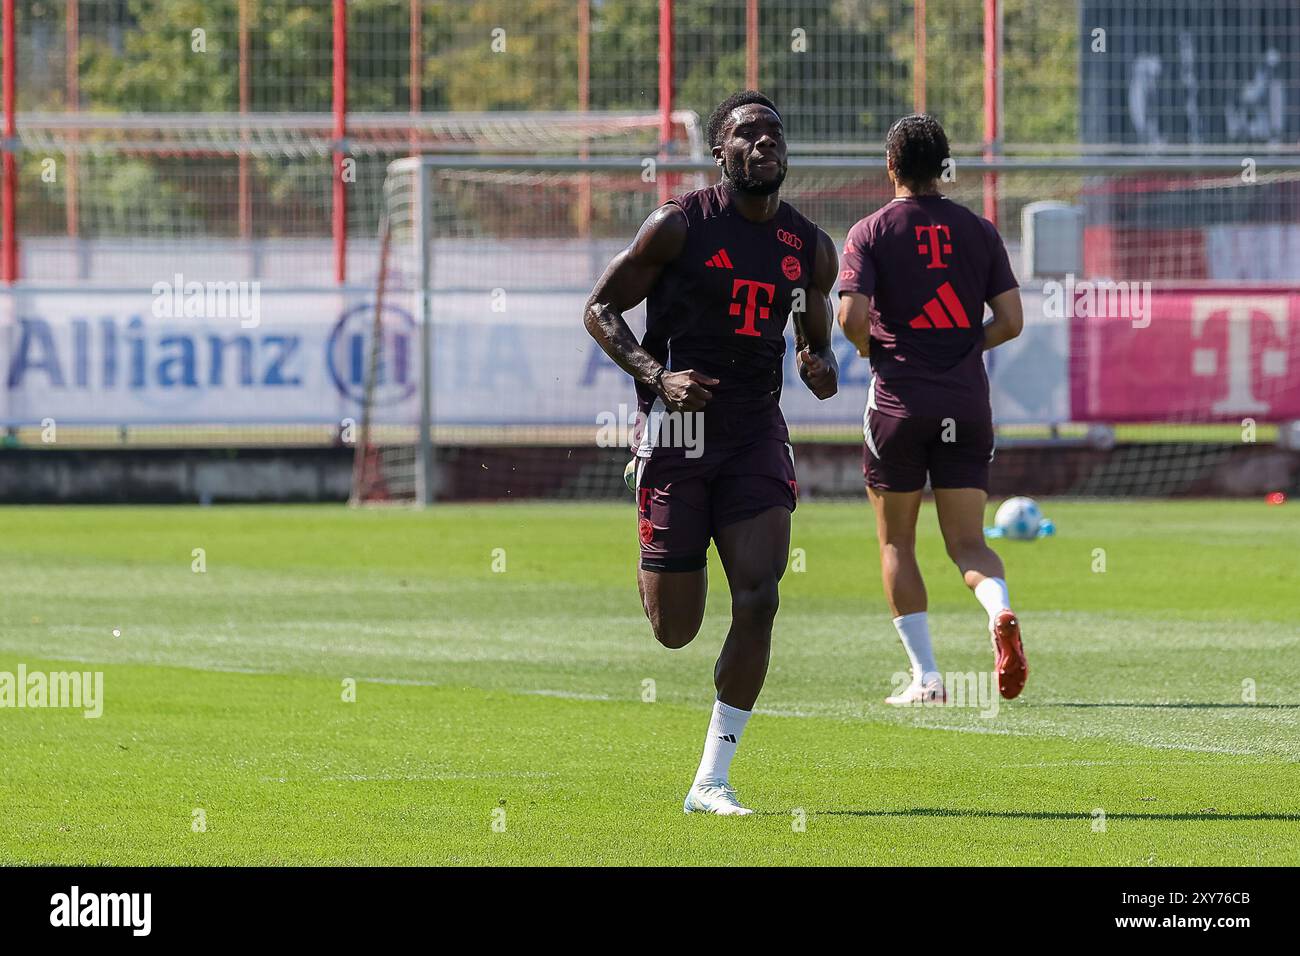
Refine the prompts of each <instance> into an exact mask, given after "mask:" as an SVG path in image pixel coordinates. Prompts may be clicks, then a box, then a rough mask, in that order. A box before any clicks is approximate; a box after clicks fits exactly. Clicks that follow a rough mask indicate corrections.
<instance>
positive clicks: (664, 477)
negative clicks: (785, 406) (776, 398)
mask: <svg viewBox="0 0 1300 956" xmlns="http://www.w3.org/2000/svg"><path fill="white" fill-rule="evenodd" d="M798 498H799V486H798V484H797V483H796V482H795V477H794V451H793V450H792V449H791V448H790V446H789V445H788V444H787V443H786V442H783V441H779V440H777V439H763V440H761V441H756V442H753V443H751V444H748V445H742V446H739V447H734V448H729V449H724V450H719V451H717V452H713V453H706V454H704V455H701V456H700V457H698V458H686V457H685V456H684V455H654V456H652V457H650V458H641V459H638V460H637V489H636V501H637V527H638V533H639V535H640V539H641V567H643V568H645V569H646V570H647V571H698V570H699V569H700V568H703V567H704V566H705V565H706V564H707V563H708V551H709V541H710V539H711V538H713V537H714V536H715V535H716V534H717V532H718V531H719V530H720V529H722V528H725V527H727V525H730V524H735V523H736V522H737V521H744V520H746V519H747V518H752V517H754V516H755V515H758V514H762V513H763V512H764V511H767V510H768V509H769V508H774V507H783V508H789V509H790V510H791V511H794V509H795V505H796V503H797V501H798Z"/></svg>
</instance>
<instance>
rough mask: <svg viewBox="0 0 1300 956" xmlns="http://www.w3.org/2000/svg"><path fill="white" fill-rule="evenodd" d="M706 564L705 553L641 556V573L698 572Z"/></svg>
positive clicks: (707, 562) (707, 557) (706, 556)
mask: <svg viewBox="0 0 1300 956" xmlns="http://www.w3.org/2000/svg"><path fill="white" fill-rule="evenodd" d="M708 564H709V553H708V552H707V551H701V552H699V553H698V554H686V555H649V556H647V555H644V554H643V555H641V569H642V570H643V571H699V570H702V569H703V568H706V567H708Z"/></svg>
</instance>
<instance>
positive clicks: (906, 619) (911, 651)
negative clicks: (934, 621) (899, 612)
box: [894, 611, 939, 684]
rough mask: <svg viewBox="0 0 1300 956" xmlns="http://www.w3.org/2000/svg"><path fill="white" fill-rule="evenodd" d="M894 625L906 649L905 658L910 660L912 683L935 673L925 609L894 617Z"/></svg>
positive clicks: (937, 668) (928, 622) (916, 682)
mask: <svg viewBox="0 0 1300 956" xmlns="http://www.w3.org/2000/svg"><path fill="white" fill-rule="evenodd" d="M894 627H895V628H896V629H897V630H898V638H899V640H901V641H902V642H903V649H904V650H905V651H907V659H908V660H910V661H911V662H912V683H914V684H919V683H921V682H923V681H924V679H925V675H926V674H937V673H938V672H939V665H938V664H936V663H935V662H934V651H933V650H931V649H930V621H929V618H928V617H927V615H926V613H925V611H917V612H916V613H915V614H904V615H903V616H902V617H896V618H894Z"/></svg>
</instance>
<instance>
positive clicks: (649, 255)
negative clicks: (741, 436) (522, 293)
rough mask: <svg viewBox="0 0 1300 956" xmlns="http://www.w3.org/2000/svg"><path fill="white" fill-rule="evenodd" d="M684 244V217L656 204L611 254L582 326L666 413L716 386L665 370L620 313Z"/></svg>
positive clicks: (702, 398)
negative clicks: (657, 396)
mask: <svg viewBox="0 0 1300 956" xmlns="http://www.w3.org/2000/svg"><path fill="white" fill-rule="evenodd" d="M685 242H686V214H685V213H684V212H682V211H681V209H680V208H678V207H677V206H674V205H664V206H660V207H659V208H658V209H656V210H655V211H654V212H652V213H651V214H650V216H649V218H647V219H646V221H645V222H644V223H642V224H641V228H640V230H638V232H637V234H636V238H635V239H633V240H632V244H631V245H630V246H628V247H627V248H626V249H624V250H623V251H622V252H620V253H619V254H618V255H616V256H615V257H614V258H613V259H612V260H610V263H609V265H608V266H606V267H605V271H604V273H602V274H601V277H600V278H599V279H597V280H596V287H595V288H594V289H593V290H592V292H591V296H590V298H588V299H587V308H586V311H585V312H584V314H583V324H584V325H585V326H586V327H587V331H588V332H589V333H591V337H592V338H593V339H595V340H596V341H597V342H599V343H600V347H601V348H602V349H604V350H605V354H606V355H608V356H609V357H610V358H612V359H613V360H614V362H615V364H617V365H618V367H619V368H621V369H622V370H623V371H625V372H627V373H628V374H629V375H631V376H632V377H633V378H634V379H636V380H637V381H638V382H641V383H642V384H645V385H648V386H650V387H651V388H653V389H654V390H655V391H657V392H658V393H659V394H660V395H661V396H662V397H663V400H664V403H665V404H666V405H667V406H668V408H669V410H670V411H675V412H677V411H682V412H693V411H698V410H699V409H701V408H703V407H704V406H705V404H706V403H707V402H708V401H709V399H710V398H712V397H713V393H712V392H711V391H709V386H711V385H717V384H718V380H717V379H716V378H710V377H709V376H707V375H703V374H701V373H699V372H697V371H695V370H694V369H686V370H684V371H681V372H669V371H667V370H666V369H665V367H664V366H663V364H662V363H660V362H659V361H658V360H657V359H656V358H655V357H654V356H653V355H651V354H650V353H649V352H647V351H646V350H645V349H643V348H642V347H641V344H640V343H639V342H637V340H636V336H635V335H633V334H632V330H631V329H630V328H628V324H627V320H626V319H625V318H623V313H624V312H626V311H627V310H628V309H631V308H634V307H635V306H636V305H637V304H639V303H640V302H643V301H645V297H646V296H647V295H649V294H650V289H651V288H652V287H653V286H654V284H655V282H656V281H657V280H658V279H659V275H660V273H662V272H663V269H664V266H665V265H667V264H668V263H669V262H671V261H672V260H673V259H675V258H676V257H677V256H678V255H679V254H680V253H681V251H682V246H683V244H684V243H685Z"/></svg>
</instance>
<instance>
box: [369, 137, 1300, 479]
mask: <svg viewBox="0 0 1300 956" xmlns="http://www.w3.org/2000/svg"><path fill="white" fill-rule="evenodd" d="M880 166H881V164H880V162H879V160H878V159H877V158H874V157H873V158H871V159H866V160H864V159H851V158H843V157H836V158H829V157H822V158H803V157H799V158H796V159H794V160H792V162H791V169H790V173H789V178H788V179H787V180H786V184H785V186H784V187H783V191H782V195H783V197H784V198H785V199H787V200H788V201H790V202H791V203H793V204H794V205H795V206H797V207H798V208H799V209H800V210H801V211H802V212H804V213H805V214H806V215H808V216H809V217H810V218H812V219H813V220H814V221H816V222H817V223H818V224H819V225H821V226H822V228H823V229H825V230H826V231H827V232H828V233H829V235H830V236H831V237H832V239H833V240H834V241H835V242H836V243H837V244H838V245H840V246H842V244H843V240H844V236H845V234H846V233H847V231H848V229H849V227H850V226H851V225H852V224H853V223H854V222H856V221H857V220H858V219H860V218H862V217H863V216H866V215H868V214H870V213H871V212H873V211H874V210H876V209H877V208H879V207H880V206H881V205H883V204H885V203H886V202H888V201H889V199H890V198H891V196H892V193H891V192H890V191H889V190H888V188H887V183H886V180H885V177H884V175H883V170H882V169H881V168H880ZM1258 173H1259V175H1258V178H1257V179H1256V180H1255V181H1254V182H1252V183H1250V184H1249V186H1248V187H1247V185H1246V184H1245V183H1244V181H1243V180H1242V179H1241V177H1240V168H1239V167H1237V165H1236V161H1235V160H1233V159H1230V158H1225V159H1222V160H1213V159H1211V160H1199V161H1187V162H1181V161H1177V160H1174V161H1170V162H1167V163H1166V162H1153V161H1150V160H1141V159H1129V160H1124V159H1116V158H1113V157H1112V158H1108V159H1105V160H1101V159H1098V160H1066V159H1059V160H1046V159H1044V160H1037V161H1024V160H1017V161H1004V162H1002V163H1001V164H996V165H995V164H984V163H980V162H978V161H975V160H968V161H962V160H960V159H959V160H958V163H957V173H956V177H955V180H954V181H952V182H950V183H946V184H945V192H946V193H947V194H948V195H949V196H950V197H951V198H953V199H954V200H956V201H958V202H961V203H963V204H964V205H966V206H968V207H970V208H973V209H975V210H977V211H978V210H982V209H983V208H985V203H986V201H987V199H988V197H989V196H993V197H995V198H996V205H997V212H998V224H999V227H1000V231H1001V232H1002V234H1003V236H1004V238H1005V241H1006V243H1007V246H1008V250H1009V252H1010V254H1011V258H1012V263H1013V266H1014V268H1015V270H1016V273H1017V275H1018V276H1019V277H1020V279H1021V284H1022V297H1023V300H1024V304H1025V312H1026V329H1025V331H1024V333H1023V334H1022V335H1021V336H1020V337H1019V338H1018V339H1016V340H1015V341H1013V342H1011V343H1008V344H1006V345H1005V346H1003V347H1001V348H999V349H997V350H995V351H993V352H990V353H989V356H988V368H989V374H990V382H991V387H992V394H993V404H994V414H995V420H996V423H997V426H998V436H999V439H998V440H999V451H998V458H997V464H996V466H995V484H999V483H1000V486H999V488H995V490H994V493H995V494H998V493H1001V491H1004V490H1005V491H1007V493H1011V489H1018V490H1020V491H1023V492H1025V493H1035V494H1076V495H1168V494H1225V493H1227V494H1245V493H1250V494H1254V493H1255V492H1256V491H1257V490H1259V489H1260V488H1263V487H1264V486H1266V485H1267V484H1268V482H1269V477H1268V462H1267V456H1266V455H1262V454H1261V449H1267V448H1272V447H1274V446H1275V445H1276V444H1277V443H1286V442H1287V441H1289V440H1290V438H1289V436H1290V435H1291V433H1292V431H1291V429H1290V426H1289V425H1288V424H1287V423H1288V422H1289V421H1291V420H1292V419H1295V418H1297V417H1300V386H1298V383H1300V350H1298V349H1297V347H1296V345H1295V344H1293V343H1295V341H1296V338H1297V337H1296V336H1294V335H1292V334H1290V332H1289V328H1290V327H1289V325H1288V323H1289V322H1290V321H1291V319H1290V317H1291V316H1294V315H1300V301H1297V293H1296V292H1295V288H1296V283H1297V280H1300V274H1297V271H1296V270H1297V269H1298V268H1300V267H1297V265H1296V260H1295V259H1294V257H1287V256H1285V255H1278V256H1274V257H1273V259H1272V260H1270V261H1261V259H1260V256H1259V255H1258V254H1255V253H1252V252H1250V251H1249V250H1250V249H1252V248H1255V244H1256V243H1257V242H1259V241H1262V240H1264V239H1267V238H1268V237H1269V236H1272V237H1273V238H1274V239H1275V240H1277V239H1278V237H1279V236H1284V235H1286V234H1287V231H1288V230H1295V229H1296V228H1297V227H1298V225H1300V222H1298V220H1300V216H1298V215H1297V213H1296V209H1297V208H1298V207H1297V199H1298V198H1300V183H1298V182H1297V180H1298V179H1300V171H1298V170H1297V166H1296V164H1295V163H1294V162H1292V161H1285V162H1284V161H1277V162H1276V163H1274V164H1272V165H1270V164H1269V162H1268V161H1267V160H1261V162H1260V164H1259V170H1258ZM715 176H716V170H715V169H713V167H711V166H710V165H709V164H708V163H703V162H694V163H692V162H678V163H657V162H655V161H654V160H653V158H650V157H647V158H646V159H644V160H635V159H614V158H609V159H604V160H598V159H588V160H581V159H576V158H570V159H544V158H541V159H523V158H519V159H502V158H484V157H460V158H456V157H424V158H419V159H403V160H399V161H397V162H394V163H393V164H391V165H390V166H389V170H388V175H387V178H386V182H385V208H386V214H387V222H388V229H389V233H390V243H389V247H388V253H387V255H386V257H385V259H386V267H385V269H384V270H383V275H384V285H383V289H382V295H381V300H382V301H381V305H380V307H379V308H378V309H377V311H376V315H377V316H378V317H379V318H378V323H379V324H378V326H377V328H376V333H375V335H374V336H372V341H373V342H374V343H378V349H379V352H378V354H379V359H378V361H377V364H376V366H375V367H376V368H377V369H378V372H377V375H376V378H375V389H374V392H373V397H372V398H371V399H370V400H368V401H367V407H366V414H367V415H368V416H369V421H370V428H371V434H372V438H371V439H370V440H369V442H368V444H367V445H366V447H360V448H358V452H357V454H358V460H359V465H358V468H357V474H358V475H359V476H360V478H359V483H358V487H357V489H356V495H355V497H357V498H358V499H359V500H366V499H370V498H380V499H383V498H388V499H390V500H391V499H392V498H394V497H401V496H413V497H416V498H421V496H422V495H423V496H426V497H423V498H422V499H421V500H432V499H433V498H449V499H493V500H497V499H509V498H525V497H526V498H536V497H543V498H560V499H564V498H593V497H613V496H618V495H621V494H625V493H626V492H625V490H624V489H623V481H622V470H623V465H624V464H625V463H626V461H627V459H628V451H627V438H628V435H629V432H630V430H631V425H632V422H631V416H632V414H633V413H634V411H635V399H634V395H633V391H632V388H631V384H630V382H629V381H628V379H627V376H626V375H625V374H624V373H623V372H621V371H620V370H619V369H618V368H617V367H616V366H615V365H614V364H613V363H612V362H611V361H610V360H609V359H608V358H607V357H606V356H605V355H604V353H603V352H602V351H601V350H600V348H599V347H598V346H597V345H596V344H595V343H594V342H593V341H592V340H591V339H590V337H589V336H588V335H587V333H586V332H585V330H584V329H583V325H582V312H583V308H584V305H585V301H586V298H587V296H588V295H589V293H590V291H591V289H592V286H593V284H594V283H595V281H596V279H597V277H598V276H599V274H600V273H601V271H602V270H603V269H604V267H605V266H606V264H607V263H608V262H609V260H610V259H611V258H612V257H613V255H615V254H616V253H617V252H618V250H619V249H621V248H622V247H623V246H625V245H626V244H627V242H628V241H629V240H630V238H631V237H632V236H633V235H634V234H635V232H636V230H637V228H638V227H639V225H640V224H641V223H642V221H643V220H644V219H645V217H646V216H647V215H648V214H649V213H650V212H651V211H652V210H653V209H654V208H655V207H656V205H658V204H659V203H660V202H661V201H663V199H665V198H667V196H670V195H673V194H677V193H680V192H684V191H686V190H688V189H692V188H697V187H698V186H702V185H706V184H708V183H711V182H713V181H715V180H714V177H715ZM1247 188H1249V190H1253V191H1250V192H1247V191H1245V190H1246V189H1247ZM1043 201H1054V202H1056V203H1059V204H1061V205H1063V206H1065V207H1067V208H1069V209H1072V210H1074V211H1075V212H1076V213H1077V217H1078V220H1079V222H1080V233H1079V236H1078V242H1077V246H1078V248H1077V249H1076V250H1075V254H1076V256H1077V261H1076V262H1075V263H1073V264H1071V265H1070V266H1069V267H1068V269H1067V268H1063V269H1059V270H1058V271H1049V272H1046V273H1043V274H1036V273H1035V271H1034V269H1031V268H1030V265H1031V264H1030V263H1027V262H1026V255H1027V250H1026V246H1027V245H1028V244H1029V243H1028V238H1029V237H1028V235H1027V232H1026V226H1025V225H1024V223H1022V214H1023V213H1024V212H1025V209H1026V207H1029V206H1030V204H1032V203H1037V202H1043ZM1243 203H1249V205H1250V207H1251V209H1252V210H1253V212H1252V214H1251V216H1248V217H1244V218H1243V214H1242V213H1241V211H1240V207H1241V205H1242V204H1243ZM1161 250H1163V252H1162V251H1161ZM426 317H427V322H426V321H424V320H425V318H426ZM628 320H629V323H630V325H631V326H632V328H633V330H634V332H636V333H637V334H638V335H640V333H641V331H642V329H643V324H642V323H643V321H644V313H643V310H642V308H641V307H638V308H637V309H636V310H634V311H633V312H632V313H631V314H629V316H628ZM422 331H423V332H424V333H427V335H426V339H425V340H426V341H427V343H428V348H429V349H430V351H429V353H428V355H427V368H428V370H429V373H430V379H427V380H426V379H423V378H421V377H420V371H419V370H420V369H421V368H422V367H424V366H422V365H421V361H420V359H419V356H420V355H421V346H420V344H419V342H420V339H421V332H422ZM834 341H835V343H836V350H837V355H838V357H839V361H840V367H841V382H840V386H841V387H840V394H839V395H837V396H836V397H835V398H834V399H832V400H830V401H828V402H825V403H819V402H817V401H816V399H814V398H813V397H812V396H811V395H810V394H808V393H807V392H806V390H805V389H803V388H801V387H800V386H799V385H798V380H797V376H796V374H795V371H794V356H793V349H792V347H788V348H787V367H786V375H785V377H786V382H787V388H786V389H785V391H784V394H783V396H782V406H783V410H784V412H785V415H786V418H787V421H789V423H790V426H791V433H792V437H793V439H794V442H795V448H796V456H797V457H799V458H800V486H801V491H802V492H804V493H805V494H807V495H811V496H827V495H830V496H835V495H855V494H860V493H861V470H860V468H861V465H860V455H859V454H858V453H857V452H855V448H856V449H859V450H860V446H861V418H862V410H863V406H864V404H865V398H866V390H867V386H868V383H869V381H870V375H869V370H868V367H867V363H866V362H865V360H863V359H860V358H859V357H857V355H856V354H855V352H854V350H853V348H852V347H851V346H849V345H848V344H847V343H846V342H845V341H844V339H843V337H842V336H841V335H840V333H839V332H838V330H836V331H835V333H834ZM788 345H789V346H792V343H788ZM368 354H374V351H373V349H372V350H371V352H370V353H368ZM368 394H369V393H368ZM422 394H423V395H425V396H426V397H427V400H422V399H421V397H420V396H421V395H422ZM422 422H423V425H422ZM424 467H427V468H428V472H427V474H424V473H422V471H421V469H422V468H424ZM399 488H400V489H402V492H401V494H400V495H399V493H398V492H397V491H396V489H399Z"/></svg>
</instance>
